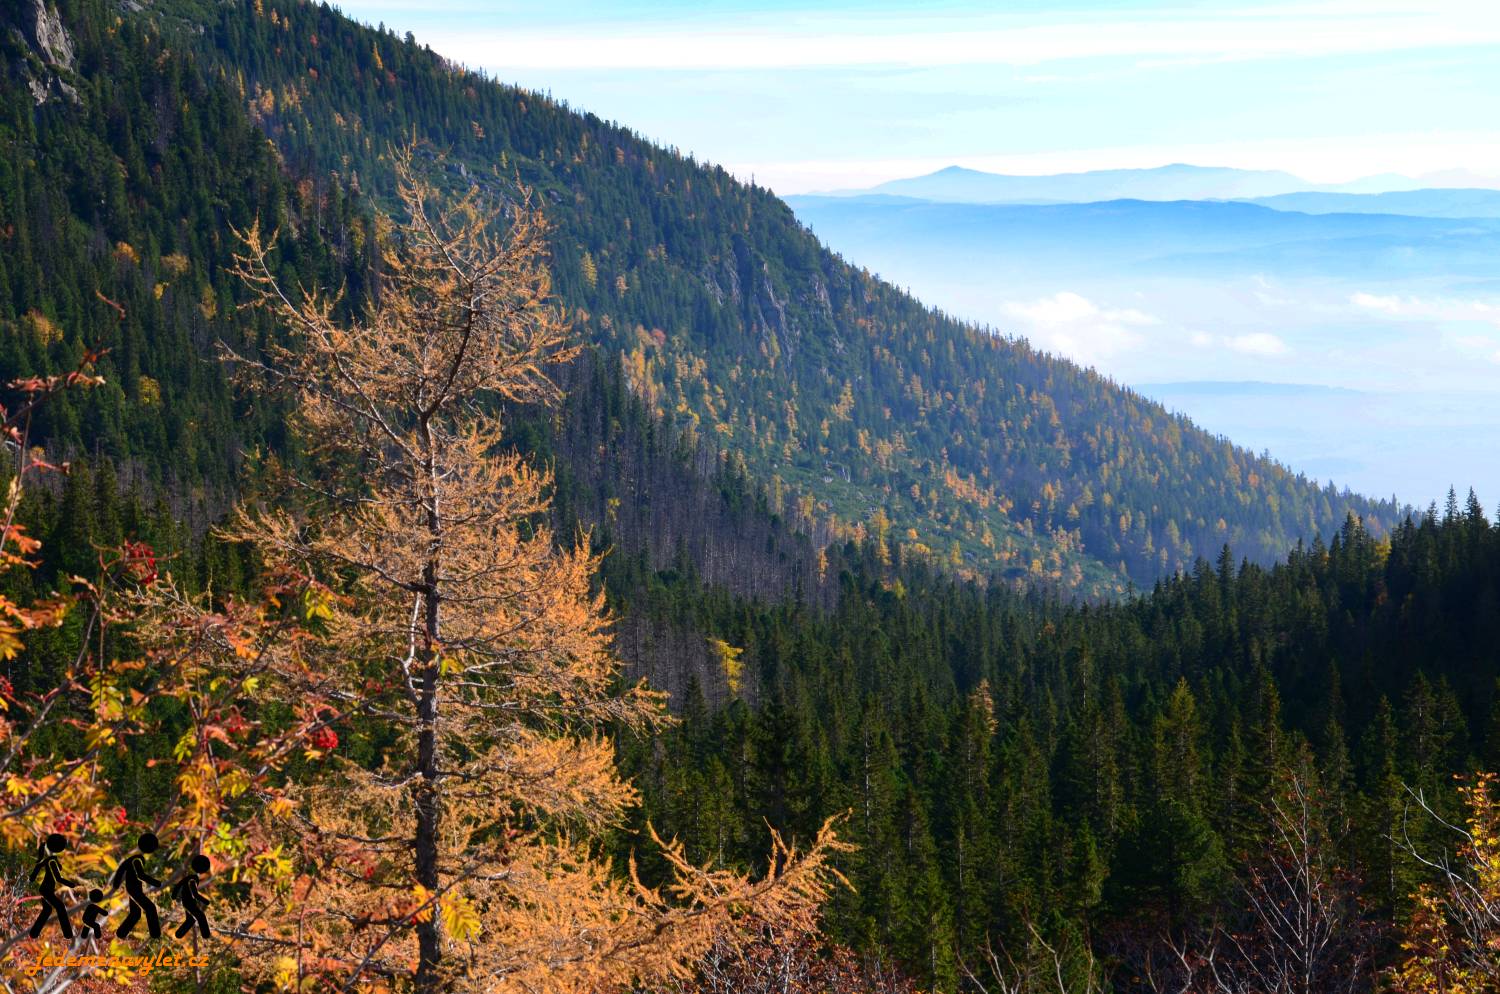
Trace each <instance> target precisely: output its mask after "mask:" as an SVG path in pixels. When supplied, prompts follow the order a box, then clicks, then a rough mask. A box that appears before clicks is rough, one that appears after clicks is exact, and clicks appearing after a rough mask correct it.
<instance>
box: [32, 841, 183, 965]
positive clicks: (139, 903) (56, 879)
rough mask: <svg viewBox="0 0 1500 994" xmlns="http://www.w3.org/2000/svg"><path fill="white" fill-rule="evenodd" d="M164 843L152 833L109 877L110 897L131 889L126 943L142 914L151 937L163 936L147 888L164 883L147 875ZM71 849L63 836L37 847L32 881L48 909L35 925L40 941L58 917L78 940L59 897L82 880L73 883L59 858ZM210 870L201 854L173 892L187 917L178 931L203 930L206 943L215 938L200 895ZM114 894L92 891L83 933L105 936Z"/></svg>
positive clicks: (123, 929)
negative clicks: (107, 901)
mask: <svg viewBox="0 0 1500 994" xmlns="http://www.w3.org/2000/svg"><path fill="white" fill-rule="evenodd" d="M160 844H161V843H160V842H159V841H158V840H157V838H156V836H155V835H154V834H153V833H151V832H146V833H144V834H143V835H141V837H140V838H139V839H137V840H136V851H135V852H132V853H131V854H130V855H129V856H127V857H125V859H124V860H123V861H121V863H120V865H119V866H117V867H115V872H114V874H113V875H112V876H111V877H110V879H109V893H110V894H113V893H114V892H115V891H117V890H119V889H120V887H122V886H123V887H124V888H125V895H126V896H127V897H129V898H130V911H129V913H127V914H126V915H125V920H124V921H122V922H120V927H119V928H118V929H116V930H115V935H116V936H117V937H118V938H121V939H124V938H128V937H129V936H130V933H131V932H132V931H134V929H135V926H136V923H137V922H139V921H140V920H141V916H142V915H144V916H145V918H146V931H147V932H148V933H149V934H150V935H151V938H153V939H155V938H159V937H160V936H161V919H160V918H158V917H157V914H156V902H155V901H153V900H151V898H149V897H147V896H146V887H145V885H146V884H150V885H151V886H153V887H156V888H160V887H161V886H162V882H161V881H160V880H157V879H156V878H155V877H153V876H151V875H150V874H149V873H147V872H146V857H147V856H150V855H151V854H152V853H154V852H155V851H156V849H157V847H158V846H159V845H160ZM67 848H68V840H67V839H65V838H64V837H63V836H62V835H60V834H58V833H57V832H53V833H52V834H51V835H49V836H47V838H46V839H45V840H43V841H42V844H41V845H40V846H39V847H38V848H37V861H36V866H35V867H33V868H32V871H31V879H32V880H38V878H40V880H38V883H37V892H38V893H39V894H41V897H42V910H41V913H40V914H38V915H37V917H36V922H35V923H34V924H33V925H32V926H31V937H32V938H33V939H34V938H36V937H37V936H39V935H41V934H42V929H43V928H44V927H46V925H47V919H49V918H51V917H52V916H53V915H56V916H57V925H58V928H60V929H61V930H62V934H63V938H65V939H71V938H73V923H72V921H71V920H70V919H69V917H68V906H67V905H66V904H64V903H63V899H62V898H61V897H59V896H58V894H57V888H59V887H77V886H78V882H77V881H76V880H69V879H67V878H66V877H64V876H63V872H62V860H60V859H59V858H58V854H59V853H61V852H62V851H63V850H65V849H67ZM208 870H209V862H208V857H207V856H205V855H203V854H202V853H199V854H198V855H196V856H194V857H193V858H192V860H190V861H189V863H188V872H187V873H185V874H183V877H182V879H181V880H180V881H178V882H177V884H176V885H175V886H174V887H173V888H172V893H171V896H172V897H175V898H176V899H177V903H178V904H180V905H182V910H183V913H184V914H185V915H186V917H185V919H184V920H183V923H182V924H181V925H180V926H179V927H178V928H177V931H176V933H175V934H176V936H177V938H179V939H180V938H182V937H183V936H185V935H187V934H188V933H189V932H191V931H192V930H193V926H194V925H196V926H197V927H198V932H199V933H200V934H201V935H202V936H203V937H204V938H205V939H206V938H208V937H209V934H210V932H209V927H208V914H207V907H208V899H207V898H205V897H204V896H203V895H202V894H200V893H199V892H198V876H199V874H203V873H207V872H208ZM107 896H108V895H107V894H105V892H103V891H101V890H100V889H99V888H97V887H95V888H93V889H92V890H90V891H89V903H88V906H87V907H85V908H84V909H83V930H84V933H85V934H87V933H89V932H92V933H93V934H94V937H95V938H101V937H102V936H103V927H102V925H101V921H102V919H103V918H104V917H105V916H106V915H107V912H106V911H105V910H104V908H103V907H101V906H100V904H99V902H100V901H103V900H104V898H105V897H107Z"/></svg>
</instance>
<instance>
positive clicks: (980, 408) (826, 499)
mask: <svg viewBox="0 0 1500 994" xmlns="http://www.w3.org/2000/svg"><path fill="white" fill-rule="evenodd" d="M87 9H96V8H95V7H94V6H93V5H86V4H83V3H81V2H74V3H69V4H65V5H64V10H65V12H68V13H69V14H70V15H71V14H72V13H73V12H76V11H79V10H87ZM125 21H126V22H127V23H138V24H140V25H141V27H140V28H139V29H138V30H143V31H147V32H148V33H149V32H150V31H151V30H160V31H163V32H165V36H166V37H168V38H170V39H172V45H174V46H176V47H178V48H181V47H185V46H188V45H191V46H193V48H194V50H195V52H196V57H197V58H198V59H199V60H200V61H201V64H202V65H204V67H205V68H206V69H207V72H208V75H210V76H211V77H214V79H211V80H210V83H211V84H212V86H213V88H214V90H215V93H216V94H220V95H223V94H228V95H229V97H230V98H231V99H234V100H237V101H239V102H240V103H241V104H242V106H243V107H244V108H245V113H246V114H247V115H248V117H249V118H250V120H252V121H253V122H254V123H256V124H257V125H258V126H259V127H260V128H262V129H263V130H264V132H265V133H266V134H267V135H268V136H270V137H271V139H272V140H273V141H274V142H275V144H276V147H277V149H278V150H279V153H280V155H281V157H282V160H283V162H284V163H285V164H286V168H287V169H288V170H289V171H290V172H291V174H292V175H294V176H300V177H305V179H303V180H301V181H300V185H299V187H298V191H297V192H298V197H299V198H300V204H301V207H300V208H299V209H300V211H302V212H305V213H306V215H307V217H308V219H309V220H310V222H311V224H310V225H308V224H304V225H301V226H297V227H296V228H295V230H297V231H298V232H300V233H301V235H302V236H303V237H312V230H313V229H315V230H317V231H326V230H327V229H329V228H333V227H337V226H338V225H340V224H342V221H341V220H339V217H338V215H337V214H335V213H330V212H332V211H334V210H335V209H337V210H338V211H344V210H346V208H343V207H341V206H340V205H341V204H342V199H343V196H344V194H345V193H346V192H350V191H359V192H361V193H363V194H367V195H370V196H373V197H376V198H379V197H381V196H382V195H384V194H385V193H386V192H388V190H389V182H390V177H389V169H388V161H387V151H388V149H389V148H390V147H391V146H392V145H393V144H396V143H399V142H401V141H403V140H404V139H407V138H409V137H411V136H412V135H413V134H415V135H416V136H417V137H418V138H420V139H426V140H428V141H430V142H431V143H432V145H433V146H435V147H438V148H441V149H443V150H445V151H446V153H447V154H446V157H445V158H444V159H443V160H442V161H441V164H438V163H437V161H436V160H434V168H436V169H440V170H444V171H446V173H445V174H446V175H447V176H448V177H449V178H450V179H451V181H452V182H453V183H455V184H462V183H468V182H478V183H480V184H481V185H482V187H483V188H484V190H485V191H486V193H487V194H489V195H491V196H492V197H493V198H495V200H496V201H497V203H499V204H502V205H503V204H504V203H505V202H506V200H507V199H509V198H513V197H514V196H515V195H516V194H515V188H514V183H513V181H514V180H515V179H516V178H519V179H520V180H521V181H522V182H523V183H526V184H528V185H531V186H532V187H534V188H535V191H536V193H535V195H536V196H539V197H542V198H544V203H545V204H546V205H547V209H548V213H549V216H550V217H551V218H552V220H553V221H554V223H555V225H556V232H555V236H554V239H553V269H554V274H555V281H556V287H557V290H558V292H559V293H560V294H561V296H562V297H563V299H564V300H565V301H566V302H567V303H568V304H569V305H570V306H571V307H572V308H573V310H574V313H575V316H576V318H577V322H578V328H579V330H580V333H581V334H583V335H585V336H587V338H588V339H589V340H590V341H591V342H592V343H594V344H595V345H596V346H597V347H598V349H599V350H600V352H601V354H602V355H603V356H605V357H607V359H608V361H609V362H611V363H615V364H618V366H619V367H620V368H621V369H622V370H623V372H624V377H625V380H626V382H627V383H628V384H629V386H630V389H631V390H632V391H633V393H634V394H635V395H636V396H637V397H639V398H640V399H641V401H642V402H643V403H644V405H645V407H646V409H647V411H648V412H651V413H652V414H654V415H656V416H658V417H659V418H661V419H664V421H665V422H666V423H667V424H668V425H670V427H671V428H672V429H673V430H675V431H680V432H682V433H684V444H686V445H688V446H689V447H692V446H693V445H694V444H696V443H699V442H704V441H706V442H708V443H710V444H711V445H714V446H718V447H722V448H723V449H724V450H725V451H726V452H727V454H728V456H729V458H730V460H731V462H732V463H733V464H734V467H736V470H735V471H736V472H741V473H743V474H745V475H746V476H747V477H748V478H751V479H755V480H758V481H760V482H761V483H762V484H763V485H764V488H765V490H766V493H767V506H768V510H769V511H770V512H771V513H772V514H773V515H775V516H777V517H778V518H779V519H781V520H782V521H784V522H786V523H787V524H789V525H791V526H792V527H794V528H796V529H798V530H802V531H805V532H807V533H809V534H811V535H812V536H814V538H815V540H816V541H818V542H823V541H827V540H829V539H837V538H844V537H851V538H852V537H859V536H864V535H876V536H878V538H879V539H880V541H881V543H882V544H883V545H884V547H885V548H886V550H887V552H888V553H889V554H891V555H900V554H911V555H917V556H932V557H934V558H941V559H942V560H944V561H947V562H950V563H952V564H954V565H957V566H960V567H961V568H964V569H970V570H975V571H980V572H988V571H997V572H1001V573H1005V574H1008V575H1010V576H1012V577H1014V578H1017V579H1019V578H1022V577H1025V576H1030V577H1032V578H1033V579H1035V580H1037V581H1039V582H1045V583H1049V584H1053V585H1058V586H1061V587H1064V588H1067V589H1074V590H1078V591H1081V592H1084V593H1089V594H1106V593H1109V592H1113V591H1117V590H1120V589H1122V588H1123V586H1124V585H1125V584H1126V583H1127V582H1135V583H1137V584H1146V583H1150V582H1151V581H1152V580H1154V579H1155V578H1157V577H1159V576H1161V575H1162V574H1163V573H1165V572H1168V571H1171V570H1173V569H1176V568H1180V567H1182V566H1184V565H1186V564H1189V563H1191V562H1192V561H1193V559H1194V558H1196V557H1198V556H1212V555H1214V554H1215V552H1216V550H1217V549H1218V548H1219V546H1220V545H1221V544H1223V543H1224V542H1230V543H1232V544H1233V545H1234V547H1235V549H1236V551H1237V552H1238V553H1240V554H1244V555H1247V556H1250V557H1251V558H1255V559H1269V558H1272V557H1275V556H1277V555H1279V554H1280V553H1281V552H1282V551H1283V550H1284V549H1285V548H1287V547H1289V546H1290V545H1291V544H1292V543H1293V542H1294V541H1295V539H1296V538H1297V537H1299V536H1304V535H1310V534H1312V533H1314V532H1317V533H1327V532H1329V531H1330V530H1331V529H1332V528H1334V527H1336V526H1337V524H1338V523H1339V522H1340V521H1342V519H1343V517H1344V516H1345V514H1346V513H1348V512H1351V511H1353V512H1355V513H1359V514H1362V515H1364V516H1366V517H1368V518H1370V519H1371V523H1372V527H1374V528H1376V529H1377V530H1378V529H1380V528H1383V527H1385V526H1386V525H1387V524H1388V522H1389V519H1390V518H1391V516H1392V512H1393V509H1392V508H1390V507H1386V506H1383V505H1377V504H1373V503H1371V502H1367V501H1364V500H1361V499H1359V498H1356V497H1353V496H1350V495H1348V494H1346V493H1340V492H1337V491H1334V490H1332V489H1324V488H1319V487H1317V486H1316V485H1314V484H1312V483H1310V482H1309V481H1307V480H1305V479H1302V478H1300V477H1297V476H1296V475H1294V474H1292V473H1290V472H1288V471H1287V470H1285V469H1284V468H1283V467H1281V466H1279V465H1276V464H1274V463H1271V462H1269V461H1266V460H1263V459H1258V458H1255V457H1253V456H1251V455H1250V454H1249V453H1246V452H1243V451H1241V450H1237V449H1235V448H1233V447H1231V446H1230V445H1228V444H1225V443H1224V442H1222V441H1221V440H1218V439H1215V438H1212V437H1210V436H1209V435H1207V434H1205V433H1203V432H1201V431H1198V430H1197V429H1195V428H1193V427H1192V426H1191V425H1190V424H1188V423H1187V422H1186V421H1184V420H1182V419H1179V418H1174V417H1171V416H1169V415H1168V414H1167V413H1166V412H1165V411H1164V410H1163V409H1162V408H1161V407H1159V406H1157V405H1155V404H1152V403H1150V402H1148V401H1146V400H1144V399H1142V398H1141V397H1139V396H1137V395H1135V394H1132V393H1129V392H1127V391H1124V390H1121V389H1119V388H1117V387H1116V386H1115V385H1113V384H1112V383H1110V382H1108V381H1106V380H1105V379H1103V378H1102V377H1100V376H1098V375H1097V374H1094V373H1091V372H1088V371H1085V370H1081V369H1079V368H1077V367H1075V366H1072V365H1070V364H1068V363H1065V362H1061V361H1057V360H1054V359H1051V358H1048V357H1045V356H1042V355H1039V354H1038V353H1036V352H1035V351H1034V350H1032V349H1031V348H1030V347H1029V346H1027V345H1026V344H1025V343H1024V342H1020V341H1014V340H1009V339H1005V338H1000V337H996V336H992V335H989V334H986V333H983V332H981V331H978V330H975V329H973V328H970V327H967V326H964V325H962V324H960V323H958V322H955V321H952V320H950V319H948V318H946V317H944V316H943V315H941V314H939V313H935V312H933V311H931V310H929V309H927V308H924V307H923V306H921V305H920V304H919V303H918V302H917V301H915V300H913V299H911V298H910V297H909V296H907V295H905V294H903V293H901V292H899V291H898V290H896V289H895V288H893V287H891V286H889V285H888V284H885V283H882V282H881V281H879V280H877V279H875V278H873V277H871V276H870V275H868V274H867V273H864V272H862V271H860V270H858V269H856V268H854V267H852V266H850V265H848V264H847V263H845V262H843V261H842V260H840V259H838V258H837V257H835V256H834V255H832V254H831V253H829V252H827V251H826V250H824V249H823V248H822V247H821V246H820V245H819V244H818V243H817V241H816V240H815V239H814V238H813V237H812V235H810V234H809V233H808V232H807V231H805V230H804V229H802V228H801V227H800V226H799V225H798V224H797V222H796V220H795V218H794V217H793V216H792V214H791V212H790V210H788V209H787V207H786V206H785V205H784V204H783V203H782V202H781V201H779V200H777V199H775V198H774V197H772V196H771V195H770V194H769V193H767V192H766V191H764V190H759V189H755V188H752V187H747V186H745V185H743V184H740V183H738V182H736V181H734V180H733V179H731V178H730V177H729V176H728V175H727V174H725V173H724V172H723V171H722V170H720V169H717V168H713V167H708V166H703V165H700V164H698V163H696V162H693V161H692V160H691V159H688V158H683V157H681V156H678V155H677V154H675V153H674V152H671V151H669V150H663V149H659V148H656V147H653V146H651V145H649V144H647V143H645V142H643V141H641V140H640V139H639V138H637V137H636V136H634V135H633V134H631V133H630V132H628V131H626V130H625V129H623V128H620V127H618V126H614V125H610V124H606V123H605V122H603V121H600V120H599V119H597V118H594V117H592V116H590V115H580V114H577V113H574V112H572V111H570V110H569V109H568V108H566V107H565V106H562V105H559V104H556V103H554V102H552V101H550V100H548V99H546V98H543V97H540V96H538V95H536V94H533V93H527V92H522V91H518V90H515V89H511V88H506V87H501V86H497V85H494V84H493V83H491V82H489V81H487V80H485V79H483V78H481V77H479V76H476V75H473V74H470V73H465V72H462V71H459V70H457V69H455V68H454V67H452V66H450V65H448V64H447V63H445V62H444V61H443V60H442V59H440V58H439V57H438V56H436V55H434V54H433V53H431V52H429V51H427V50H424V49H422V48H420V47H418V46H416V45H415V43H414V42H412V41H411V40H410V39H407V40H405V41H403V40H400V39H398V38H397V37H396V36H394V35H393V34H390V33H380V32H377V31H373V30H371V29H368V28H364V27H361V26H358V25H356V24H354V23H352V22H350V21H348V20H347V19H345V18H343V17H341V16H339V15H338V14H336V13H334V12H332V11H331V10H329V9H327V8H323V7H318V6H313V5H307V4H300V3H285V2H274V0H273V2H266V0H261V2H244V3H241V2H233V3H226V4H210V3H206V2H194V0H158V3H156V4H155V5H153V6H152V7H149V8H146V9H145V10H143V11H140V12H134V13H127V15H126V16H125ZM151 25H155V26H157V27H156V28H154V29H153V28H151V27H150V26H151ZM200 27H201V29H202V30H201V31H200V30H199V28H200ZM48 108H49V109H48V111H47V113H49V114H50V113H58V114H65V113H76V112H77V111H76V110H75V111H70V110H68V108H67V107H66V106H65V105H64V104H63V103H61V102H53V103H52V104H49V105H48ZM267 220H268V221H269V220H270V219H269V218H267ZM209 227H212V226H211V225H210V226H209ZM218 237H222V230H220V235H219V236H218ZM330 276H331V274H330ZM214 279H215V281H216V285H217V284H218V283H220V282H222V275H221V273H220V274H219V275H215V276H214ZM219 292H220V294H221V295H226V294H227V295H231V296H226V297H225V299H226V301H228V300H230V299H232V292H233V291H232V290H229V289H228V288H221V289H220V291H219ZM162 389H163V407H164V408H166V407H172V406H173V398H172V396H171V394H170V390H171V385H170V384H164V385H163V387H162ZM738 467H743V468H742V469H739V468H738Z"/></svg>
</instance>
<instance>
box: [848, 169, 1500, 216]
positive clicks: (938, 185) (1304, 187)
mask: <svg viewBox="0 0 1500 994" xmlns="http://www.w3.org/2000/svg"><path fill="white" fill-rule="evenodd" d="M1485 185H1486V184H1485V180H1484V179H1483V178H1481V177H1478V176H1475V175H1472V174H1469V173H1466V172H1462V171H1449V172H1447V173H1442V174H1432V175H1431V176H1428V177H1421V178H1416V179H1413V178H1412V177H1409V176H1400V175H1396V174H1382V175H1378V176H1368V177H1364V178H1362V179H1357V180H1353V181H1351V182H1348V183H1337V184H1318V183H1311V182H1309V181H1307V180H1305V179H1302V178H1300V177H1298V176H1294V175H1292V174H1291V173H1287V172H1281V171H1276V170H1256V169H1231V168H1226V167H1220V166H1194V165H1187V164H1183V163H1174V164H1172V165H1166V166H1157V167H1155V168H1151V169H1101V170H1094V171H1090V172H1078V173H1057V174H1054V175H1047V176H1017V175H1006V174H1003V173H987V172H981V171H979V170H976V169H965V168H963V167H962V166H949V167H948V168H946V169H939V170H938V171H937V172H934V173H928V174H927V175H925V176H913V177H909V178H906V179H897V180H891V181H890V182H887V183H881V184H879V185H878V186H873V187H870V188H868V189H864V190H843V191H835V192H834V193H832V194H829V195H830V196H862V195H870V194H876V195H879V194H885V195H890V196H897V197H910V198H914V199H918V200H935V201H942V202H945V203H965V204H1002V203H1009V204H1047V203H1089V202H1094V201H1103V200H1251V199H1264V198H1272V197H1280V196H1286V195H1289V194H1298V195H1307V194H1311V193H1318V194H1342V195H1345V196H1349V197H1358V196H1361V195H1367V194H1371V195H1387V194H1391V193H1394V192H1401V193H1406V192H1428V191H1426V190H1423V189H1422V188H1424V187H1432V188H1438V189H1437V190H1434V191H1433V192H1452V193H1461V192H1466V191H1462V190H1450V189H1448V188H1452V187H1456V186H1463V187H1483V186H1485ZM1467 192H1474V191H1467ZM1491 192H1493V191H1491ZM1459 202H1462V201H1461V200H1460V201H1459ZM1273 206H1274V205H1273ZM1292 209H1302V208H1292ZM1313 212H1314V213H1327V212H1328V211H1325V210H1321V209H1320V210H1316V211H1313ZM1359 213H1370V212H1369V211H1360V212H1359ZM1393 213H1415V211H1413V210H1399V211H1394V212H1393ZM1442 216H1455V215H1442ZM1485 216H1487V215H1485Z"/></svg>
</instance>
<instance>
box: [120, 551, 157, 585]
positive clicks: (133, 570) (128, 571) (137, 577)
mask: <svg viewBox="0 0 1500 994" xmlns="http://www.w3.org/2000/svg"><path fill="white" fill-rule="evenodd" d="M122 551H123V552H124V553H125V558H124V561H123V565H124V568H125V575H126V576H128V577H130V578H131V579H132V580H134V581H135V582H136V583H139V584H140V585H141V586H143V587H149V586H151V584H153V583H155V582H156V576H157V573H156V550H155V549H153V548H151V546H149V545H147V544H146V543H145V542H126V543H125V547H124V549H123V550H122Z"/></svg>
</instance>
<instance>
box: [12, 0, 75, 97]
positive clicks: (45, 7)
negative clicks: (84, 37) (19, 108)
mask: <svg viewBox="0 0 1500 994" xmlns="http://www.w3.org/2000/svg"><path fill="white" fill-rule="evenodd" d="M8 20H9V21H10V25H9V26H10V28H11V30H12V31H13V32H14V33H15V34H17V35H19V38H20V42H21V45H22V52H21V55H22V57H21V58H20V59H19V60H17V64H14V65H13V66H12V67H11V68H12V71H13V72H16V73H19V75H20V76H21V77H22V79H23V80H24V82H25V84H26V88H27V89H28V90H30V91H31V96H32V98H33V99H35V100H36V102H37V103H39V104H42V103H46V102H47V101H48V100H51V99H53V98H54V97H57V98H61V99H65V100H71V101H73V102H74V103H77V102H78V91H77V90H76V89H74V87H73V84H72V83H71V82H70V81H69V80H70V78H71V77H72V75H73V65H74V61H75V56H74V53H73V38H72V36H71V35H69V34H68V29H67V28H66V27H65V26H64V25H63V22H62V18H61V17H60V16H59V15H58V13H57V8H56V7H54V6H52V4H50V3H48V2H47V0H20V2H19V4H18V7H17V9H16V10H15V11H14V13H13V14H12V16H11V17H10V18H9V19H8Z"/></svg>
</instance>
